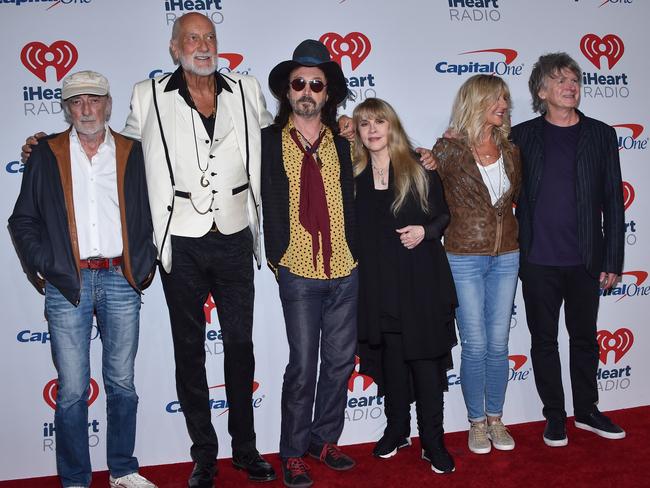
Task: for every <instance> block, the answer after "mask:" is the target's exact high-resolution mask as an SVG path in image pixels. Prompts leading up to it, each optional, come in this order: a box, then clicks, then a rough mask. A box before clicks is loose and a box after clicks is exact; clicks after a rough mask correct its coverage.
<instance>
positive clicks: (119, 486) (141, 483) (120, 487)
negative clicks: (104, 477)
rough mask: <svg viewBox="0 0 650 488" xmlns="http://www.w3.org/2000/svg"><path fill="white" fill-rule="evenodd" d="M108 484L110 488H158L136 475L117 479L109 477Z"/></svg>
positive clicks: (132, 474)
mask: <svg viewBox="0 0 650 488" xmlns="http://www.w3.org/2000/svg"><path fill="white" fill-rule="evenodd" d="M108 482H109V483H110V487H111V488H158V487H157V486H156V485H154V484H153V483H152V482H151V481H149V480H148V479H147V478H145V477H144V476H141V475H140V474H138V473H131V474H127V475H126V476H121V477H119V478H113V477H112V476H109V478H108Z"/></svg>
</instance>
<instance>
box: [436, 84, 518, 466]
mask: <svg viewBox="0 0 650 488" xmlns="http://www.w3.org/2000/svg"><path fill="white" fill-rule="evenodd" d="M509 133H510V93H509V90H508V87H507V85H506V84H505V82H504V81H503V80H502V79H501V78H499V77H498V76H491V75H475V76H472V77H471V78H469V79H468V80H467V81H466V82H465V83H464V84H463V85H462V86H461V87H460V90H459V91H458V94H457V95H456V100H455V102H454V106H453V110H452V115H451V122H450V126H449V130H448V131H447V135H451V137H448V138H442V139H439V140H438V141H437V143H436V145H435V146H434V148H433V153H434V157H435V158H436V159H437V162H438V165H437V169H438V173H439V174H440V177H441V179H442V183H443V187H444V190H445V197H446V200H447V204H448V206H449V211H450V215H451V221H450V223H449V226H448V227H447V229H446V231H445V248H446V250H447V258H448V259H449V264H450V266H451V270H452V273H453V276H454V283H455V285H456V293H457V296H458V302H459V307H458V309H457V310H456V323H457V325H458V330H459V332H460V337H461V346H462V352H461V366H460V376H461V386H462V390H463V397H464V399H465V405H466V406H467V412H468V419H469V421H470V424H471V426H470V430H469V439H468V446H469V449H470V451H472V452H474V453H477V454H487V453H488V452H490V450H491V448H492V446H494V448H495V449H500V450H511V449H514V447H515V442H514V440H513V439H512V437H511V436H510V434H509V432H508V429H507V428H506V427H505V426H504V425H503V423H502V422H501V416H502V414H503V403H504V399H505V394H506V386H507V384H508V368H509V365H508V336H509V332H510V319H511V313H512V305H513V300H514V295H515V290H516V288H517V272H518V269H519V245H518V242H517V221H516V220H515V217H514V214H513V210H512V207H513V202H514V201H515V200H516V197H517V194H518V191H519V186H520V182H521V163H520V158H519V150H518V149H517V148H516V147H515V146H513V144H512V143H511V142H510V141H509V140H508V136H509Z"/></svg>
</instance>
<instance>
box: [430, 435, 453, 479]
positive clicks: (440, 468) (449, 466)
mask: <svg viewBox="0 0 650 488" xmlns="http://www.w3.org/2000/svg"><path fill="white" fill-rule="evenodd" d="M422 459H424V460H425V461H429V462H430V463H431V470H432V471H434V472H436V473H438V474H445V473H453V472H454V471H456V465H455V464H454V458H453V457H451V454H449V451H448V450H447V448H446V447H445V445H444V444H443V443H442V442H441V443H440V445H439V446H436V447H434V448H433V449H422Z"/></svg>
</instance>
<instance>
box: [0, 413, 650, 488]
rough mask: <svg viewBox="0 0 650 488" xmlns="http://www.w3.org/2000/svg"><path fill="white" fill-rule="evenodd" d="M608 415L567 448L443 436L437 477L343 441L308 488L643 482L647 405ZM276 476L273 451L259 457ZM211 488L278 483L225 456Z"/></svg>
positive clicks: (176, 485)
mask: <svg viewBox="0 0 650 488" xmlns="http://www.w3.org/2000/svg"><path fill="white" fill-rule="evenodd" d="M608 415H610V416H611V417H612V418H613V419H614V420H615V421H616V422H617V423H619V424H620V425H621V426H622V427H623V428H624V429H626V431H627V437H626V438H625V439H622V440H617V441H611V440H606V439H602V438H600V437H598V436H596V435H595V434H591V433H589V432H585V431H583V430H578V429H576V428H575V427H574V426H573V419H570V421H569V423H568V435H569V445H568V446H567V447H564V448H549V447H546V446H545V445H544V443H543V441H542V431H543V429H544V423H543V422H533V423H528V424H519V425H514V426H512V427H511V428H510V430H511V432H512V435H513V437H514V438H515V440H516V442H517V447H516V449H515V450H514V451H510V452H499V451H495V450H493V451H492V452H491V453H490V454H487V455H476V454H472V453H470V452H469V451H468V450H467V433H466V432H456V433H453V434H448V435H447V436H446V437H445V441H446V444H447V448H448V449H449V451H450V452H451V453H452V455H453V456H454V458H455V460H456V472H455V473H452V474H450V475H439V474H435V473H433V472H432V471H431V469H430V465H429V464H427V463H425V461H422V460H421V459H420V449H419V442H418V441H417V439H414V440H415V442H414V444H413V446H412V447H410V448H406V449H403V450H401V451H400V452H399V453H398V454H397V456H395V457H393V458H391V459H388V460H379V459H375V458H373V457H372V455H371V454H370V452H371V449H372V445H371V444H361V445H356V446H347V447H346V448H345V452H346V453H348V454H350V455H351V456H352V457H354V458H355V459H356V460H357V467H356V468H355V469H353V470H351V471H348V472H343V473H337V472H333V471H331V470H329V469H327V468H326V467H324V466H322V465H320V464H319V462H318V461H316V460H315V459H311V458H310V459H309V460H308V461H307V462H308V463H309V465H310V466H311V467H312V477H313V479H314V487H316V488H317V487H327V488H349V487H355V488H358V487H380V486H381V487H398V488H411V487H421V486H425V487H426V486H432V487H433V486H444V487H445V488H447V487H449V488H453V487H463V488H469V487H480V488H488V487H495V488H497V487H498V488H507V487H513V488H514V487H516V488H534V487H544V488H560V487H570V488H580V487H589V488H601V487H602V488H604V487H612V488H627V487H634V488H637V487H638V488H641V487H650V477H649V476H648V466H649V465H650V448H649V447H648V444H647V443H648V438H647V437H646V435H648V434H650V406H647V407H639V408H632V409H626V410H618V411H614V412H610V413H609V414H608ZM266 459H268V460H269V461H270V462H271V463H272V464H273V466H274V467H275V468H276V470H277V471H278V474H279V473H280V462H279V458H278V456H277V455H268V456H266ZM191 469H192V466H191V464H189V463H183V464H173V465H165V466H150V467H145V468H142V469H141V473H142V474H143V475H145V476H146V477H148V478H149V479H151V480H152V481H154V482H155V483H157V484H158V486H159V487H160V488H183V487H185V486H187V485H186V483H187V477H188V475H189V473H190V471H191ZM93 481H94V483H93V487H107V486H108V473H107V472H106V471H103V472H99V473H95V474H94V475H93ZM59 486H60V484H59V483H58V480H57V478H56V477H47V478H33V479H29V480H17V481H5V482H0V488H58V487H59ZM217 486H218V487H239V486H246V487H258V488H276V487H278V488H279V487H281V486H284V485H283V483H282V481H281V479H278V480H277V481H274V482H272V483H263V484H259V483H252V482H248V481H247V479H246V477H245V475H244V474H243V473H242V472H239V471H236V470H235V469H234V468H233V467H232V465H231V464H230V462H229V460H225V459H224V460H220V461H219V476H218V477H217Z"/></svg>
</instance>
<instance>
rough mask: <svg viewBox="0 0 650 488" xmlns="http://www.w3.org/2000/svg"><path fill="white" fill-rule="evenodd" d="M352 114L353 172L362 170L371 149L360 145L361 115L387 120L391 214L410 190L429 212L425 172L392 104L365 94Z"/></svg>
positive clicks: (396, 211) (399, 206)
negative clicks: (392, 190) (391, 187)
mask: <svg viewBox="0 0 650 488" xmlns="http://www.w3.org/2000/svg"><path fill="white" fill-rule="evenodd" d="M352 118H353V120H354V124H355V127H356V128H357V130H356V134H355V140H354V175H355V176H357V175H358V174H360V173H361V172H363V170H364V169H366V167H367V166H368V161H370V152H369V151H368V149H367V148H366V147H365V146H364V145H363V143H362V142H361V137H360V136H359V123H360V122H361V120H362V119H383V120H385V121H387V122H388V124H389V131H388V154H389V156H390V164H391V166H392V168H393V176H394V178H395V181H394V188H395V199H394V200H393V203H392V205H391V211H392V212H393V215H397V213H398V212H399V211H400V209H401V208H402V206H403V205H404V202H405V201H406V198H407V196H408V195H409V193H411V194H412V195H413V196H414V197H415V199H416V200H417V202H418V203H419V204H420V207H421V208H422V210H423V211H424V212H426V213H428V212H429V204H428V198H429V182H428V179H427V174H426V171H425V169H424V168H423V167H422V166H421V165H420V164H419V163H418V161H416V159H415V156H414V155H415V151H414V150H413V147H412V146H411V143H410V142H409V139H408V136H407V135H406V132H405V131H404V127H403V126H402V122H400V120H399V117H398V116H397V113H395V110H394V109H393V107H391V106H390V104H389V103H388V102H385V101H384V100H381V99H379V98H367V99H366V100H365V101H364V102H362V103H360V104H359V105H357V106H356V108H355V109H354V113H353V115H352Z"/></svg>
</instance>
